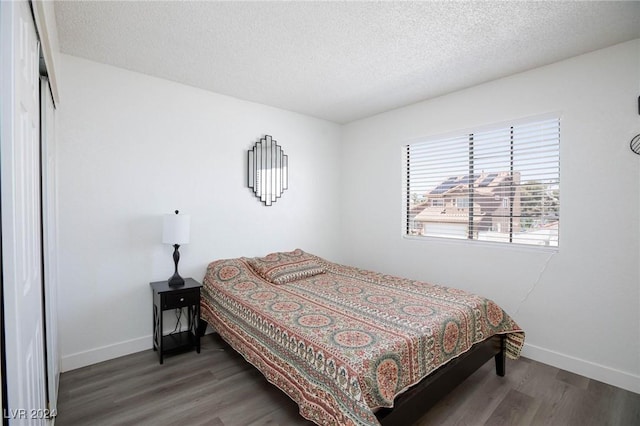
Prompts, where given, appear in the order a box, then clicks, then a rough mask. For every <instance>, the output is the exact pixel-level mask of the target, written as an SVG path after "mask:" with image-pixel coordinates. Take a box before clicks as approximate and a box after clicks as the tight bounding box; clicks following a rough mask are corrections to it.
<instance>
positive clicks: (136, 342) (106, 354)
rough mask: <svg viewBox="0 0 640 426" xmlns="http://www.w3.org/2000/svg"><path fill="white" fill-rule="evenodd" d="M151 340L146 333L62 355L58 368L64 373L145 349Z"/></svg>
mask: <svg viewBox="0 0 640 426" xmlns="http://www.w3.org/2000/svg"><path fill="white" fill-rule="evenodd" d="M152 341H153V340H152V338H151V335H148V336H144V337H139V338H137V339H131V340H126V341H124V342H119V343H115V344H113V345H107V346H101V347H99V348H95V349H90V350H88V351H84V352H77V353H75V354H71V355H66V356H62V357H60V370H61V371H62V372H63V373H64V372H65V371H70V370H75V369H77V368H82V367H86V366H87V365H91V364H97V363H99V362H102V361H108V360H110V359H114V358H118V357H121V356H124V355H129V354H133V353H136V352H141V351H145V350H147V349H151V347H152Z"/></svg>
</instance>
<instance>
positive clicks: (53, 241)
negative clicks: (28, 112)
mask: <svg viewBox="0 0 640 426" xmlns="http://www.w3.org/2000/svg"><path fill="white" fill-rule="evenodd" d="M40 106H41V109H40V117H41V119H40V127H41V128H40V134H41V145H42V225H43V227H42V244H43V248H44V250H43V254H44V271H43V274H44V287H43V297H44V314H45V320H44V323H45V334H46V340H45V346H46V358H47V391H48V393H47V396H48V399H49V410H50V413H52V414H55V413H56V412H57V407H56V405H57V401H58V382H59V379H60V355H59V351H58V292H57V289H58V270H57V267H56V266H57V264H58V257H57V253H58V233H57V229H58V220H57V217H58V205H57V202H56V200H57V197H56V169H55V165H56V163H55V156H56V155H55V154H56V151H55V149H56V145H55V127H54V124H55V122H54V106H53V99H52V98H51V91H50V90H49V80H48V79H47V78H46V77H42V79H41V82H40Z"/></svg>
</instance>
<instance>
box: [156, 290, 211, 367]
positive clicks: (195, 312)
mask: <svg viewBox="0 0 640 426" xmlns="http://www.w3.org/2000/svg"><path fill="white" fill-rule="evenodd" d="M149 285H150V286H151V289H152V290H153V350H154V351H158V355H160V364H162V362H163V358H164V355H165V354H169V353H176V352H183V351H187V350H191V349H193V348H194V347H195V348H196V351H197V352H198V353H200V334H199V333H198V322H199V319H200V287H202V284H200V283H199V282H197V281H196V280H194V279H193V278H185V280H184V285H183V286H180V287H169V284H168V283H167V281H156V282H152V283H150V284H149ZM182 308H187V330H185V331H180V330H178V331H176V332H175V333H171V334H166V335H164V334H163V323H162V317H163V315H162V313H163V312H164V311H168V310H171V309H182Z"/></svg>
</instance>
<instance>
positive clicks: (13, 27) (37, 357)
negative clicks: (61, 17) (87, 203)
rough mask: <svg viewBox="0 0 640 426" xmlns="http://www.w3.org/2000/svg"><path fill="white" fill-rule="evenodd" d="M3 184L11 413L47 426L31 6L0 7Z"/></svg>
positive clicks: (35, 56) (36, 80)
mask: <svg viewBox="0 0 640 426" xmlns="http://www.w3.org/2000/svg"><path fill="white" fill-rule="evenodd" d="M0 7H1V8H2V9H1V11H0V18H1V19H2V22H1V25H0V31H1V37H0V40H1V46H0V48H1V49H0V51H1V53H0V55H1V57H2V62H1V64H0V70H1V72H2V78H1V79H0V80H1V83H0V84H1V85H2V91H1V92H2V101H1V102H2V109H1V111H2V113H1V114H2V115H0V117H1V118H2V122H1V123H0V128H1V131H2V133H1V135H0V137H1V141H0V150H1V151H0V167H1V174H0V178H1V180H0V185H1V193H2V195H1V203H2V273H3V287H4V288H3V292H4V314H5V317H4V328H5V348H4V349H5V361H6V365H7V369H6V376H5V380H6V383H7V400H8V412H7V413H3V414H5V415H7V416H8V417H10V418H13V419H14V420H10V423H15V424H20V425H23V424H25V425H31V424H33V425H37V424H45V423H46V420H45V419H44V416H45V415H46V413H47V411H46V410H47V406H46V389H45V383H46V378H45V368H44V365H45V364H44V363H45V360H44V335H43V332H44V329H43V315H42V312H43V305H42V246H41V237H40V235H41V222H42V221H41V210H40V131H39V125H40V107H39V103H40V102H39V98H40V94H39V93H40V77H39V69H38V65H39V46H38V41H37V36H36V31H35V26H34V22H33V17H32V15H31V9H30V6H29V3H28V2H27V1H24V0H23V1H16V2H0Z"/></svg>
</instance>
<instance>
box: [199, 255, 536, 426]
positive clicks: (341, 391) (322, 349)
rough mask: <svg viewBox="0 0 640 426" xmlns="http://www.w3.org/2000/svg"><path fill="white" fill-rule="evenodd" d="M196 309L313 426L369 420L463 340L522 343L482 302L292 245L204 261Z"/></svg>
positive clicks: (511, 346) (514, 349)
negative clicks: (266, 252)
mask: <svg viewBox="0 0 640 426" xmlns="http://www.w3.org/2000/svg"><path fill="white" fill-rule="evenodd" d="M274 282H278V284H275V283H274ZM201 315H202V317H203V319H204V320H206V321H207V322H208V323H209V324H210V325H211V326H212V327H213V328H214V329H215V330H216V331H217V332H218V333H219V334H220V335H221V336H222V337H223V338H224V339H225V340H226V341H227V342H228V343H229V344H230V345H231V346H232V347H233V348H234V349H235V350H236V351H238V352H239V353H240V354H242V355H243V356H244V357H245V359H247V361H249V362H250V363H252V364H253V365H254V366H256V367H257V368H258V369H259V370H260V371H261V372H262V373H263V374H264V375H265V377H266V378H267V379H268V380H269V381H270V382H272V383H273V384H275V385H276V386H277V387H279V388H280V389H282V390H283V391H284V392H285V393H287V394H288V395H289V396H290V397H291V398H292V399H293V400H294V401H296V402H297V403H298V405H299V407H300V413H301V414H302V415H303V416H304V417H306V418H307V419H309V420H312V421H313V422H315V423H317V424H337V425H377V424H379V422H378V420H377V419H376V417H375V415H374V410H375V409H377V408H379V407H392V406H393V400H394V398H395V396H397V395H398V394H400V393H402V392H403V391H404V390H406V389H407V388H408V387H410V386H412V385H414V384H416V383H418V382H419V381H420V380H421V379H423V378H424V377H426V376H427V375H429V374H430V373H431V372H433V371H434V370H436V369H437V368H438V367H440V366H442V365H443V364H445V363H447V362H448V361H449V360H451V359H452V358H454V357H457V356H459V355H460V354H462V353H464V352H466V351H468V350H469V349H470V348H471V346H472V345H473V344H475V343H478V342H481V341H483V340H485V339H487V338H489V337H491V336H493V335H495V334H506V335H507V356H508V357H510V358H514V359H515V358H517V357H518V356H519V354H520V349H521V348H522V345H523V343H524V332H523V331H522V330H521V329H520V328H519V327H518V325H517V324H516V323H515V322H514V321H513V320H512V319H511V318H510V317H509V316H508V315H507V314H506V313H505V312H504V311H503V310H502V308H500V307H499V306H498V305H497V304H495V303H494V302H492V301H491V300H489V299H486V298H483V297H480V296H478V295H475V294H470V293H467V292H464V291H461V290H456V289H453V288H447V287H443V286H438V285H433V284H428V283H424V282H419V281H414V280H408V279H402V278H398V277H393V276H388V275H382V274H379V273H374V272H371V271H366V270H362V269H358V268H354V267H349V266H343V265H339V264H335V263H331V262H328V261H326V260H324V259H322V258H319V257H317V256H313V255H311V254H308V253H305V252H303V251H302V250H295V251H293V252H287V253H272V254H270V255H268V256H266V257H264V258H238V259H229V260H219V261H215V262H213V263H211V264H210V265H209V267H208V268H207V273H206V276H205V279H204V286H203V291H202V305H201Z"/></svg>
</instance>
